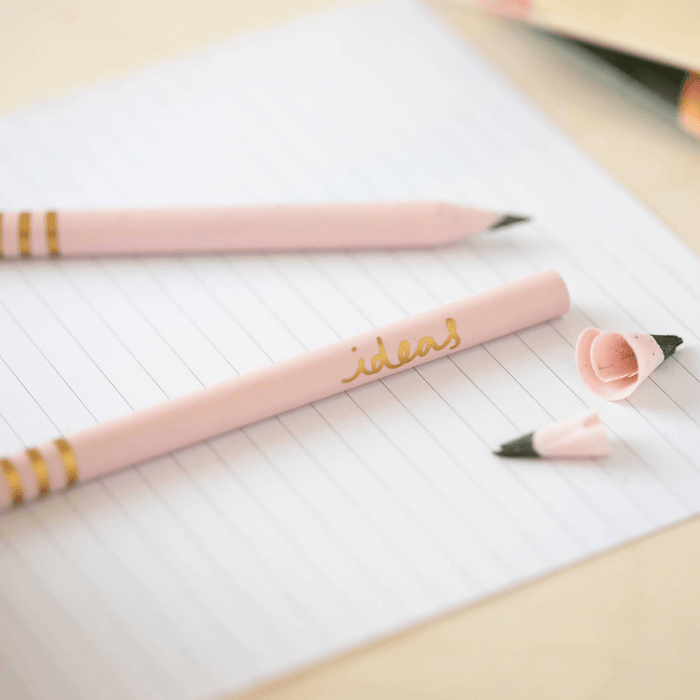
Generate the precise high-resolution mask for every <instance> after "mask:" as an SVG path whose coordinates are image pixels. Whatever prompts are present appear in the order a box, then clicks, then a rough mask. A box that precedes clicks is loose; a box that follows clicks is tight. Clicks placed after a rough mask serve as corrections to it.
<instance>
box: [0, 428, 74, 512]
mask: <svg viewBox="0 0 700 700" xmlns="http://www.w3.org/2000/svg"><path fill="white" fill-rule="evenodd" d="M53 445H54V447H55V448H56V451H57V452H58V457H59V458H60V463H61V465H62V466H63V470H64V472H65V478H66V481H65V487H66V488H69V487H71V486H74V485H75V484H76V483H77V481H78V462H77V460H76V458H75V452H74V451H73V448H72V447H71V446H70V444H69V443H68V441H67V440H65V439H64V438H59V439H58V440H54V442H53ZM51 459H53V460H54V464H55V459H56V455H55V453H54V454H53V457H52V458H51V457H49V459H48V461H47V457H45V456H44V455H43V454H42V453H41V451H40V450H39V449H38V448H36V447H31V448H29V449H28V450H26V452H25V455H17V456H15V457H13V459H7V458H5V459H0V469H1V470H2V473H3V475H4V477H5V481H6V482H7V486H8V487H9V491H10V500H11V502H12V505H15V506H18V505H20V504H22V503H24V501H25V498H26V493H25V488H24V483H23V475H24V477H25V478H26V475H27V472H26V471H24V470H25V469H26V465H27V463H28V466H30V467H31V470H32V471H33V472H34V477H35V479H36V487H37V488H36V495H37V496H38V497H39V498H41V497H43V496H47V495H48V494H49V492H50V491H51V481H50V477H49V464H50V463H51ZM25 483H26V481H25ZM30 493H31V491H30Z"/></svg>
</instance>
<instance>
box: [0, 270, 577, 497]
mask: <svg viewBox="0 0 700 700" xmlns="http://www.w3.org/2000/svg"><path fill="white" fill-rule="evenodd" d="M568 308H569V294H568V292H567V289H566V285H565V284H564V281H563V280H562V278H561V277H560V276H559V274H558V273H556V272H554V271H551V270H550V271H548V272H541V273H539V274H537V275H532V276H530V277H525V278H523V279H520V280H518V281H516V282H511V283H510V284H505V285H503V286H501V287H497V288H496V289H492V290H489V291H487V292H483V293H481V294H477V295H475V296H471V297H467V298H466V299H463V300H461V301H457V302H454V303H452V304H447V305H446V306H441V307H439V308H437V309H433V310H432V311H427V312H426V313H422V314H419V315H418V316H413V317H412V318H407V319H404V320H402V321H398V322H396V323H392V324H391V325H388V326H385V327H384V328H380V329H377V330H374V331H369V332H368V333H364V334H362V335H359V336H356V337H354V338H350V339H348V340H341V341H340V342H337V343H334V344H332V345H328V346H326V347H325V348H320V349H318V350H313V351H311V352H307V353H305V354H303V355H299V356H297V357H293V358H291V359H289V360H285V361H283V362H279V363H277V364H274V365H270V366H268V367H264V368H262V369H258V370H255V371H254V372H250V373H248V374H244V375H241V376H240V377H235V378H233V379H229V380H227V381H225V382H221V383H219V384H215V385H212V386H209V387H206V388H205V389H200V390H199V391H196V392H194V393H192V394H188V395H187V396H183V397H179V398H176V399H172V400H171V401H165V402H163V403H159V404H156V405H155V406H151V407H150V408H147V409H143V410H140V411H135V412H134V413H130V414H128V415H126V416H123V417H122V418H118V419H115V420H111V421H108V422H107V423H103V424H102V425H95V426H93V427H90V428H87V429H85V430H81V431H80V432H77V433H74V434H73V435H71V436H70V437H68V438H67V439H66V438H60V439H58V440H55V441H53V442H48V443H45V444H44V445H41V446H40V447H39V448H33V449H30V450H27V451H26V452H20V453H19V454H16V455H14V456H12V457H10V458H9V459H3V460H0V466H1V468H2V471H3V473H4V476H5V478H4V479H0V508H2V507H5V506H8V505H10V504H11V503H15V504H19V503H21V502H22V501H23V500H25V499H28V498H34V497H36V496H39V495H46V494H47V493H49V491H50V490H52V489H55V488H63V487H64V486H70V485H72V484H74V483H75V482H76V481H78V479H81V480H83V479H94V478H95V477H99V476H102V475H104V474H107V473H109V472H112V471H115V470H117V469H121V468H123V467H127V466H129V465H131V464H135V463H137V462H142V461H144V460H147V459H150V458H152V457H156V456H158V455H162V454H165V453H168V452H172V451H173V450H177V449H179V448H181V447H185V446H186V445H191V444H193V443H196V442H199V441H200V440H206V439H208V438H211V437H214V436H215V435H220V434H221V433H225V432H228V431H230V430H234V429H235V428H239V427H241V426H243V425H247V424H249V423H253V422H255V421H259V420H262V419H263V418H268V417H270V416H274V415H276V414H278V413H282V412H283V411H288V410H290V409H292V408H296V407H298V406H303V405H305V404H307V403H310V402H312V401H317V400H319V399H322V398H325V397H327V396H332V395H333V394H337V393H339V392H341V391H344V390H346V389H352V388H353V387H356V386H360V385H361V384H365V383H366V382H369V381H371V380H373V379H381V378H383V377H386V376H388V375H390V374H392V373H394V372H397V371H400V370H403V369H407V368H409V367H416V366H417V365H420V364H422V363H423V362H427V361H428V360H431V359H433V358H437V357H444V356H445V355H448V354H450V353H452V352H454V351H455V350H463V349H464V348H469V347H471V346H473V345H478V344H479V343H483V342H486V341H487V340H492V339H493V338H498V337H499V336H502V335H505V334H507V333H512V332H514V331H518V330H520V329H522V328H526V327H527V326H531V325H533V324H535V323H541V322H543V321H547V320H549V319H551V318H554V317H555V316H559V315H560V314H563V313H565V312H566V311H567V310H568Z"/></svg>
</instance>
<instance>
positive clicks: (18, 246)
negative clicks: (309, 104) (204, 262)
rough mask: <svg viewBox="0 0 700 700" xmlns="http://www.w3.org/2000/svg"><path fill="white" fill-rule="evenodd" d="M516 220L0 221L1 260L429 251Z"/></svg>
mask: <svg viewBox="0 0 700 700" xmlns="http://www.w3.org/2000/svg"><path fill="white" fill-rule="evenodd" d="M527 220H528V218H527V217H524V216H514V215H512V214H499V213H496V212H492V211H486V210H482V209H473V208H470V207H465V206H462V205H458V204H449V203H446V202H435V201H414V202H358V203H340V204H288V205H287V204H284V205H275V206H247V207H190V208H187V207H184V208H170V209H114V210H99V209H95V210H91V211H90V210H86V211H78V210H76V211H71V210H65V211H46V212H10V213H4V214H3V213H0V254H2V256H3V257H5V258H18V257H19V258H32V257H38V258H44V257H58V256H67V257H77V256H90V255H140V254H168V253H171V254H172V253H215V252H233V251H243V250H248V251H252V250H311V249H317V250H332V249H348V248H408V247H424V246H437V245H443V244H446V243H451V242H453V241H456V240H459V239H461V238H465V237H466V236H469V235H471V234H473V233H478V232H480V231H489V230H490V231H493V230H496V229H500V228H504V227H506V226H510V225H512V224H516V223H519V222H521V221H527Z"/></svg>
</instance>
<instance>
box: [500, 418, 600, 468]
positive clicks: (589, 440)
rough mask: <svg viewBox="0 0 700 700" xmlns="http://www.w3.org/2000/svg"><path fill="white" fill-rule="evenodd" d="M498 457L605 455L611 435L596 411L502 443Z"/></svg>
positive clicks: (536, 457) (567, 457)
mask: <svg viewBox="0 0 700 700" xmlns="http://www.w3.org/2000/svg"><path fill="white" fill-rule="evenodd" d="M496 454H497V455H498V456H499V457H520V458H530V459H586V458H595V457H606V456H607V454H608V436H607V433H606V431H605V426H604V425H603V422H602V421H601V420H600V416H599V415H598V412H597V411H591V410H589V411H586V412H585V413H580V414H578V415H576V416H572V417H571V418H566V419H564V420H560V421H557V422H556V423H547V425H543V426H542V427H541V428H539V429H537V430H535V431H534V432H533V433H527V435H522V436H521V437H519V438H516V439H515V440H511V441H510V442H506V443H504V444H503V445H501V449H500V450H499V451H498V452H496Z"/></svg>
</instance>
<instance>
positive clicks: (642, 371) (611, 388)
mask: <svg viewBox="0 0 700 700" xmlns="http://www.w3.org/2000/svg"><path fill="white" fill-rule="evenodd" d="M682 342H683V341H682V339H681V338H679V337H678V336H675V335H648V334H646V333H617V332H612V331H601V330H599V329H598V328H586V329H585V330H584V331H583V332H582V333H581V335H580V336H579V338H578V341H577V343H576V367H577V369H578V373H579V376H580V377H581V380H582V381H583V383H584V384H585V385H586V387H588V389H590V391H591V392H593V393H594V394H595V395H596V396H598V397H600V398H602V399H606V400H608V401H620V400H622V399H626V398H627V397H628V396H630V395H631V394H632V393H634V391H635V390H636V389H637V387H639V386H640V384H641V383H642V382H643V381H644V380H645V379H646V378H647V377H648V376H649V375H650V374H651V373H652V372H653V371H654V370H655V369H656V368H657V367H658V366H659V365H660V364H661V363H662V362H663V361H664V359H665V358H666V357H670V356H671V355H672V354H673V353H674V351H675V349H676V348H677V347H678V346H679V345H680V344H681V343H682Z"/></svg>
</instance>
